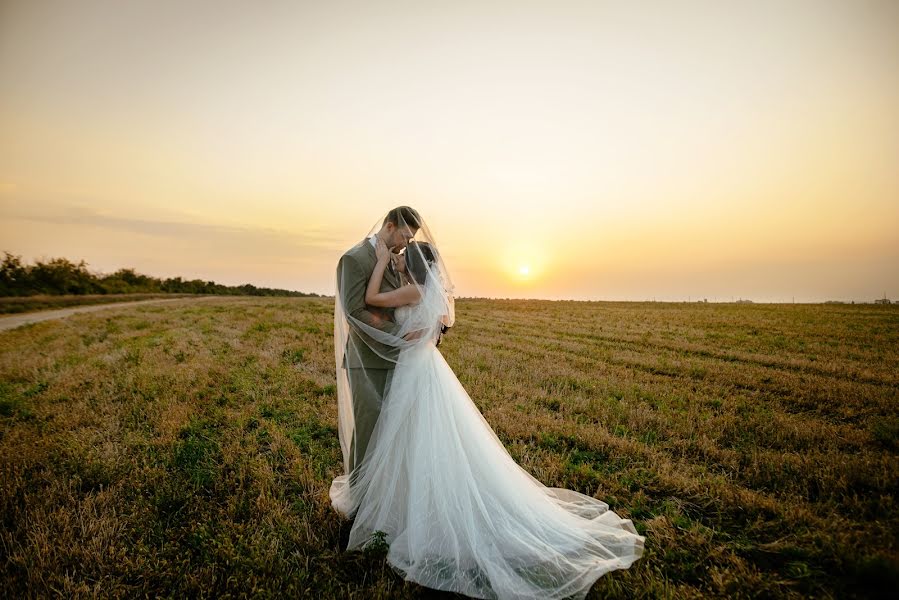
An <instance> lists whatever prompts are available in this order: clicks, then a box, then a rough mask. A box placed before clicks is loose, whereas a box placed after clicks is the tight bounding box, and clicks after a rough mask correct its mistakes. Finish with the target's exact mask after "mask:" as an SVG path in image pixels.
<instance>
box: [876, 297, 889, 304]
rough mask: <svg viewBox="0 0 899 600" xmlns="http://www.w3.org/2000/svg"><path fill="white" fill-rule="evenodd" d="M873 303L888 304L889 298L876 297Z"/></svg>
mask: <svg viewBox="0 0 899 600" xmlns="http://www.w3.org/2000/svg"><path fill="white" fill-rule="evenodd" d="M874 304H890V299H889V298H878V299H877V300H875V301H874Z"/></svg>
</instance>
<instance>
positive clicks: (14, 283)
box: [0, 252, 31, 296]
mask: <svg viewBox="0 0 899 600" xmlns="http://www.w3.org/2000/svg"><path fill="white" fill-rule="evenodd" d="M3 255H4V256H3V264H2V265H0V295H2V296H21V295H23V294H22V292H24V291H26V290H30V289H31V281H30V278H29V273H28V268H27V267H25V266H24V265H23V264H22V257H21V256H15V255H13V254H10V253H9V252H4V253H3Z"/></svg>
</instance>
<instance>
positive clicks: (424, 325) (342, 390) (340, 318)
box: [332, 207, 455, 514]
mask: <svg viewBox="0 0 899 600" xmlns="http://www.w3.org/2000/svg"><path fill="white" fill-rule="evenodd" d="M379 240H380V241H381V242H383V244H382V246H384V247H387V248H388V249H389V250H390V252H389V261H388V262H387V264H386V266H383V261H381V263H379V260H378V249H377V247H378V245H379ZM381 252H382V254H384V253H385V252H384V250H383V249H382V250H381ZM378 277H380V279H381V283H380V285H378V286H377V289H376V290H375V292H377V294H380V295H381V296H383V297H378V298H376V299H371V298H370V299H369V301H366V291H367V288H368V286H369V281H370V280H371V279H372V278H375V279H377V278H378ZM336 278H337V281H336V290H337V293H336V294H335V301H334V354H335V363H336V373H337V405H338V434H339V438H340V448H341V451H342V453H343V466H344V475H343V476H341V477H338V478H337V479H335V481H334V484H333V485H332V498H333V499H334V504H335V507H337V508H338V509H339V510H341V512H345V513H347V514H350V513H351V512H352V510H353V504H354V502H355V501H357V500H358V498H353V499H352V500H351V497H352V494H351V492H350V488H351V487H352V483H353V482H355V481H356V480H357V479H358V477H359V475H360V473H359V467H360V466H361V464H362V459H363V458H364V455H365V451H366V449H367V447H368V446H369V444H370V443H373V441H374V440H371V439H370V435H371V432H372V430H373V428H374V424H375V422H376V421H377V417H378V414H379V413H380V407H381V402H382V401H383V398H384V397H385V396H386V393H387V391H388V390H389V387H390V382H391V379H392V375H393V371H394V369H395V368H396V366H397V362H398V361H400V360H401V356H402V355H403V354H404V353H403V351H404V350H408V349H411V348H413V347H416V346H418V345H422V344H433V343H435V342H436V341H438V340H439V336H440V335H441V332H442V331H444V330H445V328H447V327H451V326H452V325H453V322H454V320H455V310H454V303H453V285H452V280H451V278H450V275H449V271H448V269H447V267H446V263H445V262H444V260H443V256H442V255H441V253H440V252H439V250H438V247H437V243H436V241H435V239H434V236H433V235H432V234H431V230H430V228H429V227H428V225H427V224H426V223H425V222H424V220H423V219H422V218H421V216H420V215H419V214H418V213H417V212H416V211H415V210H414V209H412V208H409V207H399V208H396V209H393V210H391V211H390V212H388V213H387V214H386V215H384V216H383V217H382V218H380V219H378V221H377V222H376V223H375V224H374V225H373V226H372V228H371V229H370V230H369V232H368V234H367V235H366V236H365V237H364V238H363V239H362V240H361V241H360V242H359V243H358V244H356V245H355V246H354V247H353V248H351V249H350V250H349V251H347V252H346V253H345V254H344V255H343V256H342V257H341V259H340V261H339V263H338V266H337V273H336ZM391 294H392V295H393V296H392V297H391V296H390V295H391ZM397 294H399V298H400V300H397ZM385 298H386V299H385ZM404 300H408V302H402V303H403V304H413V305H416V306H417V308H418V310H416V311H415V318H413V319H407V320H405V321H402V322H398V321H397V319H396V312H397V310H401V309H397V308H396V307H397V306H398V304H397V302H400V301H404ZM404 308H405V307H404Z"/></svg>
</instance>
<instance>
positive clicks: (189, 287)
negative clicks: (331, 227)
mask: <svg viewBox="0 0 899 600" xmlns="http://www.w3.org/2000/svg"><path fill="white" fill-rule="evenodd" d="M3 254H4V257H3V263H2V265H0V296H36V295H40V294H49V295H61V294H76V295H81V294H139V293H146V294H160V293H172V294H216V295H235V296H318V294H312V293H305V292H295V291H292V290H281V289H273V288H266V287H256V286H255V285H253V284H250V283H245V284H243V285H222V284H220V283H216V282H214V281H203V280H202V279H190V280H185V279H182V278H181V277H170V278H168V279H159V278H158V277H151V276H150V275H143V274H141V273H136V272H135V271H134V269H119V270H118V271H116V272H115V273H111V274H102V273H91V272H90V271H89V270H88V268H87V263H86V262H84V261H83V260H81V261H79V262H77V263H73V262H72V261H70V260H68V259H66V258H51V259H49V260H37V261H35V263H34V264H33V265H26V264H23V263H22V257H21V256H15V255H13V254H11V253H9V252H4V253H3Z"/></svg>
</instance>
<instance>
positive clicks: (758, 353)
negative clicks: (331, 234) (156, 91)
mask: <svg viewBox="0 0 899 600" xmlns="http://www.w3.org/2000/svg"><path fill="white" fill-rule="evenodd" d="M457 308H458V325H457V327H455V328H454V329H453V331H452V332H451V334H450V335H449V336H448V337H447V338H446V340H445V342H444V343H443V344H442V345H441V350H442V351H443V352H444V355H445V356H446V358H447V361H448V362H449V363H450V365H451V366H452V367H453V368H454V369H455V370H456V373H457V374H458V376H459V378H460V380H461V382H462V383H463V385H464V386H465V388H466V389H467V390H468V391H469V393H470V394H471V396H472V398H473V399H474V400H475V402H476V404H477V405H478V406H479V407H480V409H481V410H482V411H483V413H484V415H485V417H486V418H487V420H488V421H489V422H490V423H491V424H492V425H493V427H494V429H495V430H496V431H497V433H498V435H499V436H500V438H501V439H502V440H503V442H504V443H505V444H506V446H507V448H508V449H509V451H510V453H511V454H512V455H513V456H514V457H515V459H516V460H518V461H519V463H520V464H522V466H524V467H525V468H526V469H528V470H529V471H530V472H531V473H533V474H534V475H535V476H536V477H538V478H539V479H540V480H541V481H543V482H544V483H546V484H547V485H552V486H559V487H568V488H572V489H576V490H578V491H581V492H584V493H587V494H591V495H594V496H596V497H598V498H601V499H603V500H605V501H607V502H608V503H609V504H610V505H611V506H612V508H613V509H614V510H615V511H616V512H618V513H619V514H622V515H627V516H629V517H631V518H632V519H633V520H634V522H635V524H636V525H637V527H638V528H639V529H640V531H641V532H642V533H644V534H645V535H646V536H647V552H646V554H645V555H644V557H643V559H642V560H640V561H638V562H637V563H636V564H635V565H634V566H633V567H632V568H631V569H629V570H627V571H618V572H614V573H611V574H609V575H607V576H605V577H603V578H601V579H600V580H599V581H598V582H597V584H596V585H595V586H594V588H593V590H592V592H591V595H590V597H592V598H606V597H609V598H631V597H635V596H636V597H671V598H691V597H695V598H699V597H712V596H714V597H736V598H740V597H747V598H748V597H780V598H794V597H795V598H799V597H809V596H813V597H839V598H844V597H875V596H877V595H879V594H882V593H884V591H885V590H890V589H892V590H895V589H896V588H897V585H899V575H897V572H899V551H897V538H899V509H897V506H896V500H897V497H899V494H897V484H899V460H897V456H899V408H897V399H899V393H897V392H899V368H897V367H899V354H897V348H899V310H897V309H896V307H889V306H884V307H881V306H877V307H875V306H823V305H818V306H803V305H799V306H791V305H786V306H770V305H750V306H738V305H697V304H691V305H688V304H663V303H658V304H656V303H651V304H635V303H568V302H527V301H481V300H465V301H460V302H459V303H458V306H457ZM332 310H333V309H332V304H331V302H330V301H329V300H327V299H314V298H297V299H293V298H291V299H284V298H233V299H229V298H223V299H211V300H209V301H208V302H205V303H203V304H202V305H194V304H192V303H191V302H190V301H189V300H185V301H184V302H183V303H182V302H177V303H172V304H169V305H167V306H158V305H156V306H151V305H146V306H135V307H133V308H128V309H116V310H115V311H110V312H99V313H89V314H81V315H76V316H73V317H70V318H68V319H66V320H63V321H50V322H43V323H37V324H34V325H29V326H26V327H23V328H21V329H17V330H13V331H10V332H7V333H4V334H0V514H2V525H0V578H2V581H0V585H2V588H3V589H4V590H5V591H6V592H7V593H8V594H9V595H13V596H21V597H45V596H50V595H64V596H103V597H107V596H113V597H115V596H119V597H121V596H127V597H137V596H167V597H168V596H171V597H184V596H225V595H230V596H250V595H253V596H262V597H274V596H279V597H280V596H284V595H293V596H304V595H306V596H309V595H313V593H314V595H315V596H316V597H334V598H338V597H339V598H344V597H357V598H386V597H390V598H421V597H430V596H432V595H433V594H432V593H431V592H430V591H429V590H424V589H423V588H420V587H418V586H416V585H413V584H409V583H406V582H404V581H403V580H402V579H401V578H400V577H398V576H397V575H396V574H394V573H393V571H392V570H391V569H390V568H389V567H388V566H386V564H385V562H384V557H383V554H379V553H367V554H366V553H346V552H343V550H342V548H343V547H344V545H345V543H346V538H347V535H348V529H349V525H348V523H346V522H344V521H342V520H341V519H340V518H339V517H338V515H337V514H336V513H334V512H333V511H332V509H331V507H330V504H329V501H328V495H327V492H328V486H329V484H330V481H331V479H332V478H333V477H334V476H335V475H337V474H339V470H340V465H341V461H340V449H339V445H338V442H337V434H336V407H335V397H334V393H335V392H334V381H333V369H334V363H333V360H334V359H333V347H332V339H331V337H332V322H333V316H332V315H333V313H332Z"/></svg>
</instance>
